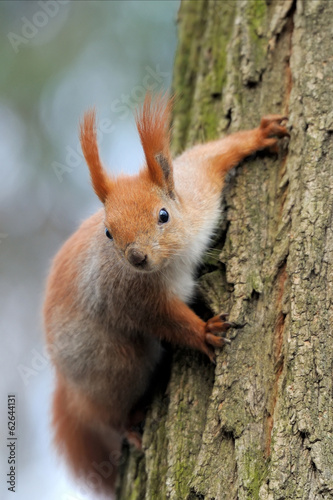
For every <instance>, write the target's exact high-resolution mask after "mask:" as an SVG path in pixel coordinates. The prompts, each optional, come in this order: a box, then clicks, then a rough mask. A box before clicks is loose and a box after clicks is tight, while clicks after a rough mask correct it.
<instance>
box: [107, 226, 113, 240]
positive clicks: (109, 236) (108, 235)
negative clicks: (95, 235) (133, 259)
mask: <svg viewBox="0 0 333 500" xmlns="http://www.w3.org/2000/svg"><path fill="white" fill-rule="evenodd" d="M105 235H106V236H107V237H108V238H109V240H113V238H112V234H111V233H110V231H109V230H108V229H107V228H105Z"/></svg>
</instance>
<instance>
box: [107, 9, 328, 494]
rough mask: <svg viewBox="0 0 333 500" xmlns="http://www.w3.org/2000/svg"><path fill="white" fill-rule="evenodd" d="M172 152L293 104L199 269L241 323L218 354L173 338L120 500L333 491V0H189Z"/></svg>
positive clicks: (243, 178) (220, 305)
mask: <svg viewBox="0 0 333 500" xmlns="http://www.w3.org/2000/svg"><path fill="white" fill-rule="evenodd" d="M178 23H179V46H178V50H177V54H176V60H175V69H174V91H175V92H176V94H177V95H178V96H179V97H178V100H177V101H176V105H175V110H174V123H173V151H174V153H175V154H178V153H179V152H181V151H182V150H183V149H185V148H187V147H189V146H191V145H192V144H194V143H197V142H202V141H206V140H210V139H213V138H216V137H218V136H220V135H223V134H226V133H230V132H233V131H236V130H240V129H245V128H252V127H255V126H257V124H258V123H259V119H260V117H261V115H264V114H267V113H282V114H288V115H289V124H290V128H291V138H290V141H289V144H288V141H285V140H284V141H283V144H282V148H281V151H280V153H279V155H278V157H272V156H271V157H268V156H267V155H257V156H256V157H254V158H251V159H249V160H247V161H246V162H244V163H243V164H242V165H241V166H239V167H238V168H237V169H236V171H235V173H234V175H231V176H230V178H229V180H228V182H227V186H226V189H225V193H224V197H223V201H222V212H221V213H222V215H221V230H220V233H219V237H218V238H217V240H216V242H215V247H214V250H213V251H212V252H210V253H209V254H208V255H207V257H206V260H205V264H204V266H203V268H202V272H201V277H200V279H199V283H200V288H201V291H202V293H203V297H204V300H205V302H206V304H207V306H208V307H209V308H210V309H211V311H212V312H214V313H218V312H220V311H226V312H230V320H231V321H235V322H236V323H238V324H243V325H244V326H243V327H242V328H240V329H238V330H237V331H236V330H232V331H231V332H230V335H231V337H234V339H233V341H232V344H231V345H230V346H226V347H225V348H224V349H223V350H222V351H220V352H219V353H218V354H217V365H216V367H214V366H213V365H210V364H209V362H208V361H207V360H206V359H204V358H203V357H202V356H201V355H199V354H197V353H193V352H189V351H184V350H181V349H176V350H175V354H174V357H173V363H172V371H171V377H170V381H169V384H168V388H167V391H166V393H164V394H163V395H161V396H160V397H157V398H156V399H155V400H154V402H153V404H152V407H151V410H150V411H149V414H148V416H147V421H146V424H145V431H144V437H143V445H144V450H145V454H144V455H142V454H139V453H138V452H134V451H131V452H130V453H129V455H128V457H127V461H126V463H125V464H124V465H123V468H122V476H121V481H120V484H119V488H118V497H117V498H118V499H121V500H128V499H130V500H139V499H140V500H141V499H146V500H156V499H162V500H163V499H170V500H176V499H177V500H178V499H179V500H184V499H187V500H199V499H205V500H208V499H209V500H213V499H215V500H220V499H228V500H232V499H261V500H278V499H292V500H295V499H307V500H308V499H329V498H333V441H332V431H333V410H332V407H333V405H332V390H333V382H332V374H333V371H332V369H333V359H332V353H333V335H332V327H331V325H332V319H333V317H332V316H333V309H332V304H331V302H332V299H333V220H332V206H333V188H332V186H333V182H332V173H333V148H332V144H333V141H332V132H333V111H332V104H331V103H332V99H331V96H330V93H329V90H330V86H331V85H332V82H333V2H331V1H327V0H224V1H220V0H215V1H214V0H209V1H208V0H195V1H192V0H183V2H182V4H181V7H180V11H179V19H178Z"/></svg>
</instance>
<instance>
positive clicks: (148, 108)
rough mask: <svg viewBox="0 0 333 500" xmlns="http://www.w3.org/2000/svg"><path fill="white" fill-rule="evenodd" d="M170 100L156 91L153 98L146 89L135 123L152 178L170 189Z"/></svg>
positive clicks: (171, 176)
mask: <svg viewBox="0 0 333 500" xmlns="http://www.w3.org/2000/svg"><path fill="white" fill-rule="evenodd" d="M172 103H173V99H169V98H168V96H167V95H166V94H164V95H163V94H158V95H157V96H156V97H155V98H154V100H153V98H152V94H151V93H150V92H147V94H146V97H145V100H144V103H143V106H142V108H141V110H140V111H139V112H138V113H137V115H136V125H137V128H138V132H139V135H140V139H141V144H142V147H143V150H144V153H145V157H146V161H147V168H148V172H149V175H150V178H151V180H152V181H153V182H154V183H156V184H158V185H159V186H161V187H163V188H166V190H167V192H168V193H169V194H170V195H171V193H172V192H173V188H174V185H173V171H172V162H171V155H170V114H171V109H172Z"/></svg>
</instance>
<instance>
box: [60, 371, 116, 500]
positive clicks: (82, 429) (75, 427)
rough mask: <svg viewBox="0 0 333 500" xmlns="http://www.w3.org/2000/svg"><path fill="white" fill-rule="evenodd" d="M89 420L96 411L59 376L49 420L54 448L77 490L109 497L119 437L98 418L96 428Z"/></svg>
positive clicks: (111, 490) (114, 474) (112, 486)
mask: <svg viewBox="0 0 333 500" xmlns="http://www.w3.org/2000/svg"><path fill="white" fill-rule="evenodd" d="M93 413H94V414H93ZM101 416H102V415H100V417H101ZM89 417H90V418H89ZM91 417H94V418H96V409H95V408H93V407H92V406H91V405H89V404H87V401H85V400H84V398H82V397H80V396H78V395H77V394H73V391H71V390H70V389H68V386H67V384H66V383H65V381H64V380H62V379H61V378H60V377H59V378H58V381H57V386H56V389H55V392H54V397H53V419H52V420H53V427H54V431H55V439H54V440H55V444H56V447H57V449H58V451H59V452H60V453H61V454H62V455H64V457H65V458H66V461H67V463H68V465H69V466H70V468H71V470H72V471H73V472H74V474H75V476H76V477H77V478H78V479H79V481H80V484H81V489H82V488H83V489H86V490H87V491H89V490H93V491H95V492H96V493H100V494H103V493H104V494H106V495H107V496H108V498H112V494H113V493H114V490H115V482H116V478H117V468H118V467H117V466H118V465H119V464H120V459H121V446H122V437H121V435H120V434H119V433H118V432H117V431H116V430H114V429H112V428H111V427H107V426H106V424H103V420H104V419H102V418H100V422H101V423H100V426H99V427H98V426H96V425H94V426H93V425H92V424H91V423H90V422H91Z"/></svg>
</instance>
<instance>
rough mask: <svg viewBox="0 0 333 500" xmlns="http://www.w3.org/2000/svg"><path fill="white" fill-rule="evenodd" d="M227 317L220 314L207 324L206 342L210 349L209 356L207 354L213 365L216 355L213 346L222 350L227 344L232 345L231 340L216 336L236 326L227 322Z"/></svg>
mask: <svg viewBox="0 0 333 500" xmlns="http://www.w3.org/2000/svg"><path fill="white" fill-rule="evenodd" d="M227 317H228V314H224V313H223V314H219V315H218V316H214V317H213V318H211V319H209V320H208V321H207V323H206V324H205V342H206V344H208V346H207V347H209V351H208V352H209V354H208V352H207V354H208V356H209V359H210V360H211V361H212V362H213V363H215V353H214V351H213V349H212V348H211V346H212V347H215V348H221V347H223V346H224V345H225V344H231V340H229V339H226V338H225V337H218V336H217V335H215V334H216V333H225V332H226V331H227V330H228V329H229V328H231V327H233V326H235V325H234V324H233V323H230V322H229V321H225V320H226V319H227Z"/></svg>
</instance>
